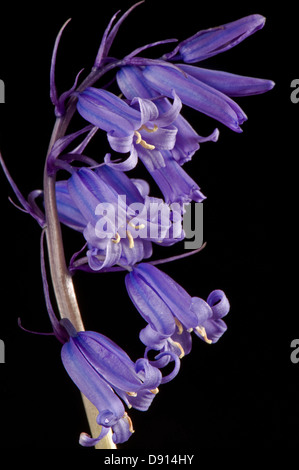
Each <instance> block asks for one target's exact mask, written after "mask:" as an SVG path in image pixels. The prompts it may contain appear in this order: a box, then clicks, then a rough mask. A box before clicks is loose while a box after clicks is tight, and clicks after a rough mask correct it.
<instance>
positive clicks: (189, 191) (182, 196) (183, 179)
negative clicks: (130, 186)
mask: <svg viewBox="0 0 299 470" xmlns="http://www.w3.org/2000/svg"><path fill="white" fill-rule="evenodd" d="M163 156H164V163H165V166H164V168H157V169H153V168H152V166H150V165H148V162H147V161H146V160H144V159H143V157H142V155H140V158H141V160H142V161H143V163H144V164H145V166H146V168H147V170H148V171H150V173H151V176H152V177H153V179H154V180H155V181H156V183H157V185H158V186H159V188H160V191H161V192H162V194H163V196H164V199H165V202H166V203H167V204H172V203H174V202H178V203H179V204H183V203H189V202H191V201H196V202H202V201H203V200H204V199H205V196H204V195H203V194H202V192H201V191H200V188H199V186H198V184H197V183H196V182H195V181H194V180H193V179H192V178H191V177H190V176H189V175H188V173H186V171H185V170H184V169H183V168H182V167H181V166H180V165H179V164H178V163H177V162H176V160H174V158H173V157H172V155H171V154H170V152H163Z"/></svg>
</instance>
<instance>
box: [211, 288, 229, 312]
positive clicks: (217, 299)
mask: <svg viewBox="0 0 299 470" xmlns="http://www.w3.org/2000/svg"><path fill="white" fill-rule="evenodd" d="M207 303H208V304H209V305H210V307H211V309H212V311H213V318H214V319H218V318H222V317H224V316H225V315H227V314H228V312H229V309H230V304H229V301H228V299H227V297H226V295H225V293H224V292H223V291H222V290H214V291H213V292H211V293H210V295H209V296H208V298H207Z"/></svg>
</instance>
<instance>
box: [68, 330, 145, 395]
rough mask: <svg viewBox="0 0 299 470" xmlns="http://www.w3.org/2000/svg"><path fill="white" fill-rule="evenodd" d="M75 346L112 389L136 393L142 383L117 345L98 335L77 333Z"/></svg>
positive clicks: (126, 356)
mask: <svg viewBox="0 0 299 470" xmlns="http://www.w3.org/2000/svg"><path fill="white" fill-rule="evenodd" d="M75 341H76V346H77V348H78V349H79V350H80V352H81V354H82V356H83V357H85V358H86V361H88V363H89V364H90V365H91V366H92V368H93V369H94V370H95V371H96V372H97V373H98V374H99V376H101V377H102V378H103V379H105V380H106V381H107V382H108V383H109V384H110V385H111V386H112V387H114V386H115V387H117V388H120V389H121V390H124V391H136V390H138V389H140V388H141V387H142V382H141V380H140V379H139V377H138V374H137V373H136V372H135V365H134V363H133V362H132V361H131V359H130V358H129V356H128V355H127V354H126V353H125V351H123V350H122V349H121V348H120V347H119V346H118V345H117V344H115V343H114V342H113V341H111V340H110V339H109V338H107V337H106V336H104V335H101V334H100V333H95V332H93V331H85V332H79V333H78V334H77V336H76V337H75Z"/></svg>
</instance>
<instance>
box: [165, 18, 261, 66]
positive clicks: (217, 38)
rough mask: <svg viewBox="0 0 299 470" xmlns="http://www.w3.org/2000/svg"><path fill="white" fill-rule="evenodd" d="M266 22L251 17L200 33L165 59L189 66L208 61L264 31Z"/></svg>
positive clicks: (183, 43)
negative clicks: (257, 32)
mask: <svg viewBox="0 0 299 470" xmlns="http://www.w3.org/2000/svg"><path fill="white" fill-rule="evenodd" d="M265 20H266V19H265V18H264V17H263V16H261V15H249V16H245V17H243V18H240V19H238V20H236V21H232V22H230V23H226V24H223V25H221V26H216V27H215V28H209V29H205V30H201V31H198V32H197V33H196V34H194V35H193V36H191V37H190V38H187V39H185V40H184V41H182V42H180V43H179V44H178V45H177V46H176V47H175V49H174V50H173V51H172V52H169V53H167V54H164V56H163V58H164V59H165V60H172V61H183V62H186V63H189V64H192V63H195V62H199V61H201V60H205V59H208V58H209V57H212V56H214V55H217V54H220V53H221V52H224V51H227V50H229V49H231V48H232V47H234V46H236V45H237V44H239V43H240V42H241V41H243V40H244V39H246V38H247V37H248V36H250V35H251V34H254V33H255V32H256V31H258V30H260V29H262V28H263V26H264V25H265Z"/></svg>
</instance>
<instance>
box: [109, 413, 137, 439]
mask: <svg viewBox="0 0 299 470" xmlns="http://www.w3.org/2000/svg"><path fill="white" fill-rule="evenodd" d="M112 431H113V434H112V440H113V442H114V443H115V444H121V443H122V442H126V441H127V440H128V439H129V437H130V436H131V435H132V433H133V432H134V431H133V429H132V422H131V420H130V418H129V417H128V415H127V413H125V415H124V416H123V417H122V418H121V419H120V420H119V421H118V422H117V423H116V424H115V425H114V426H112Z"/></svg>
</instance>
